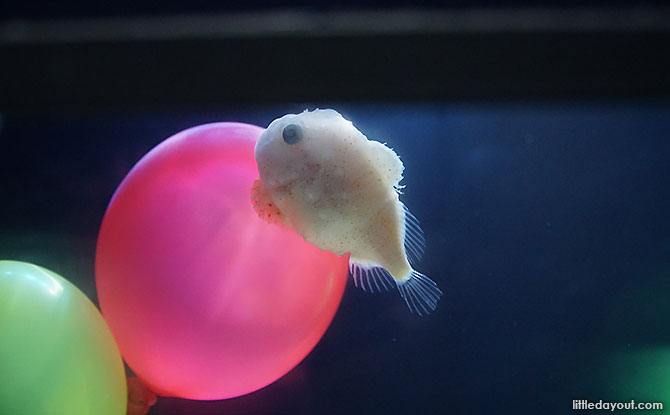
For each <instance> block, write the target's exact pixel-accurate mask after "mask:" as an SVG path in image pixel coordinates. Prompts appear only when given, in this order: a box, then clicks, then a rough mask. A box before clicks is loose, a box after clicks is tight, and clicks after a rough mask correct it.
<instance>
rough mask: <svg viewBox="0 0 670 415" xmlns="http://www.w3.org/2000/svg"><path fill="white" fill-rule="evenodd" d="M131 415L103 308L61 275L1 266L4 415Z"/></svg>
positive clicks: (0, 402)
mask: <svg viewBox="0 0 670 415" xmlns="http://www.w3.org/2000/svg"><path fill="white" fill-rule="evenodd" d="M125 411H126V379H125V374H124V369H123V362H122V360H121V355H120V354H119V350H118V348H117V347H116V343H115V342H114V338H113V337H112V334H111V332H110V331H109V328H108V327H107V324H106V323H105V321H104V320H103V319H102V316H101V315H100V313H99V312H98V309H97V308H96V307H95V306H94V305H93V303H91V301H90V300H89V299H88V298H87V297H86V296H85V295H84V294H83V293H82V292H81V291H79V289H78V288H77V287H75V286H74V285H72V284H71V283H69V282H68V281H66V280H65V279H64V278H63V277H61V276H59V275H58V274H55V273H53V272H51V271H49V270H47V269H44V268H41V267H38V266H36V265H32V264H28V263H25V262H16V261H0V414H3V415H4V414H11V415H23V414H25V415H52V414H53V415H76V414H82V415H83V414H86V415H90V414H96V415H107V414H110V415H120V414H125Z"/></svg>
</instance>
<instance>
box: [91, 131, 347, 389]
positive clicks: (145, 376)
mask: <svg viewBox="0 0 670 415" xmlns="http://www.w3.org/2000/svg"><path fill="white" fill-rule="evenodd" d="M262 131H263V129H262V128H260V127H256V126H252V125H248V124H239V123H217V124H208V125H202V126H199V127H195V128H191V129H189V130H186V131H182V132H181V133H178V134H176V135H174V136H172V137H170V138H169V139H167V140H165V141H164V142H163V143H161V144H160V145H158V146H157V147H156V148H154V149H153V150H152V151H151V152H149V153H148V154H147V155H146V156H145V157H144V158H143V159H142V160H140V162H139V163H138V164H137V165H136V166H135V167H134V168H133V169H132V170H131V172H130V173H129V174H128V176H126V178H125V179H124V180H123V182H122V183H121V185H120V186H119V188H118V189H117V191H116V193H115V195H114V197H113V198H112V201H111V203H110V205H109V207H108V209H107V212H106V214H105V217H104V220H103V222H102V226H101V229H100V235H99V237H98V247H97V258H96V280H97V289H98V296H99V300H100V306H101V308H102V313H103V315H104V317H105V319H106V320H107V322H108V324H109V326H110V328H111V330H112V332H113V333H114V336H115V338H116V340H117V342H118V345H119V348H120V349H121V353H122V354H123V357H124V358H125V359H126V362H127V363H128V365H129V366H130V367H131V368H132V369H133V371H134V372H135V373H136V374H137V375H138V376H139V377H140V378H141V379H142V381H143V382H145V383H146V384H147V385H148V387H149V388H151V389H152V390H153V391H155V392H156V393H158V394H160V395H164V396H178V397H183V398H190V399H224V398H232V397H235V396H239V395H243V394H246V393H249V392H253V391H255V390H257V389H259V388H262V387H263V386H266V385H268V384H269V383H271V382H273V381H275V380H276V379H278V378H279V377H281V376H283V375H284V374H285V373H287V372H288V371H289V370H291V369H292V368H293V367H294V366H295V365H297V364H298V363H299V362H300V361H301V360H302V359H303V358H304V357H305V356H306V355H307V354H308V353H309V352H310V351H311V350H312V348H313V347H314V346H315V345H316V343H317V342H318V341H319V339H320V338H321V336H323V333H324V332H325V330H326V328H327V327H328V325H329V324H330V322H331V320H332V319H333V316H334V315H335V311H336V310H337V307H338V305H339V303H340V300H341V298H342V294H343V292H344V287H345V284H346V278H347V258H346V256H343V257H338V256H335V255H334V254H331V253H330V252H322V251H320V250H319V249H318V248H316V247H314V246H312V245H310V244H308V243H306V242H305V241H303V240H302V238H301V237H300V236H298V235H297V234H296V233H295V232H293V231H292V230H289V229H286V228H282V227H279V226H277V225H270V224H267V223H265V222H264V221H262V220H261V219H259V218H258V216H257V215H256V213H255V212H254V209H253V207H252V204H251V202H250V199H249V198H250V190H251V186H252V184H253V181H254V179H256V178H257V177H258V171H257V168H256V162H255V160H254V156H253V149H254V144H255V142H256V140H257V139H258V137H259V136H260V134H261V132H262Z"/></svg>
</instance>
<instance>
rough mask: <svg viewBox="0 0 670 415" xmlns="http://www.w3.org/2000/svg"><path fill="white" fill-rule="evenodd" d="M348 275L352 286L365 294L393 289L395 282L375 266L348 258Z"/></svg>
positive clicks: (384, 271) (385, 272) (386, 272)
mask: <svg viewBox="0 0 670 415" xmlns="http://www.w3.org/2000/svg"><path fill="white" fill-rule="evenodd" d="M349 273H350V274H351V276H352V277H353V279H354V285H355V286H356V287H361V288H362V289H363V291H366V292H371V293H374V292H382V291H388V290H390V289H391V288H393V287H395V285H396V284H395V280H394V279H393V277H391V274H389V272H388V271H386V270H385V269H384V268H383V267H381V266H379V265H377V264H371V263H366V262H362V261H357V260H355V259H353V258H351V257H350V258H349Z"/></svg>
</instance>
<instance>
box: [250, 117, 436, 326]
mask: <svg viewBox="0 0 670 415" xmlns="http://www.w3.org/2000/svg"><path fill="white" fill-rule="evenodd" d="M254 155H255V158H256V162H257V164H258V171H259V176H260V177H259V180H258V181H257V182H256V183H255V184H254V188H253V190H252V202H253V203H254V207H255V209H256V211H257V212H258V213H259V216H261V217H263V218H265V219H266V220H268V221H270V222H275V223H281V224H283V225H285V226H288V227H290V228H293V229H295V231H296V232H297V233H298V234H300V235H301V236H302V237H303V238H304V239H305V240H306V241H307V242H309V243H311V244H313V245H315V246H317V247H318V248H320V249H322V250H328V251H331V252H333V253H335V254H336V255H343V254H346V253H349V254H350V269H351V273H352V275H353V277H354V281H355V282H356V284H357V285H361V286H362V287H363V288H364V289H366V285H367V290H370V291H374V290H375V289H377V290H380V289H382V288H388V287H389V286H392V285H393V284H392V282H395V285H396V286H397V287H398V289H399V290H400V293H401V295H402V296H403V298H404V299H405V301H406V303H407V305H408V306H409V307H410V309H412V310H413V311H416V312H418V313H419V314H427V313H429V312H431V311H433V310H434V309H435V307H436V306H437V301H438V299H439V297H440V295H441V294H442V292H441V291H440V290H439V288H437V285H436V284H435V283H434V282H433V281H432V280H430V279H429V278H428V277H426V276H425V275H423V274H421V273H419V272H417V271H415V270H414V269H413V268H412V265H411V262H414V261H415V260H418V259H419V257H420V256H421V253H422V252H423V244H424V242H423V233H422V231H421V228H420V227H419V224H418V221H417V220H416V218H414V216H412V215H411V213H409V211H408V210H407V209H406V208H405V206H404V205H403V204H402V202H400V200H399V197H398V194H399V189H400V188H401V186H400V181H401V180H402V174H403V170H404V167H403V164H402V162H401V161H400V158H399V157H398V156H397V154H396V153H395V152H394V151H393V150H392V149H390V148H389V147H387V146H385V145H384V144H382V143H380V142H377V141H372V140H368V139H367V137H365V135H363V134H362V133H361V132H360V131H359V130H358V129H356V128H355V127H354V126H353V124H352V123H351V122H349V121H347V120H346V119H344V118H343V117H342V116H341V115H340V114H339V113H338V112H336V111H334V110H315V111H311V112H309V111H305V112H303V113H301V114H288V115H285V116H283V117H281V118H278V119H276V120H275V121H273V122H272V123H271V124H270V125H269V126H268V128H267V129H266V130H265V131H264V132H263V134H262V135H261V137H260V138H259V140H258V142H257V144H256V148H255V151H254Z"/></svg>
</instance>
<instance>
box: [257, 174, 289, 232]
mask: <svg viewBox="0 0 670 415" xmlns="http://www.w3.org/2000/svg"><path fill="white" fill-rule="evenodd" d="M251 204H252V205H253V206H254V210H255V211H256V213H257V214H258V217H259V218H261V219H263V220H265V221H266V222H267V223H272V224H280V225H283V224H284V219H285V218H284V213H282V211H281V210H279V208H278V207H277V205H276V204H275V203H274V201H273V200H272V198H271V197H270V194H269V193H268V191H267V190H266V189H265V187H264V186H263V183H262V182H261V179H256V180H254V184H253V185H252V186H251Z"/></svg>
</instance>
